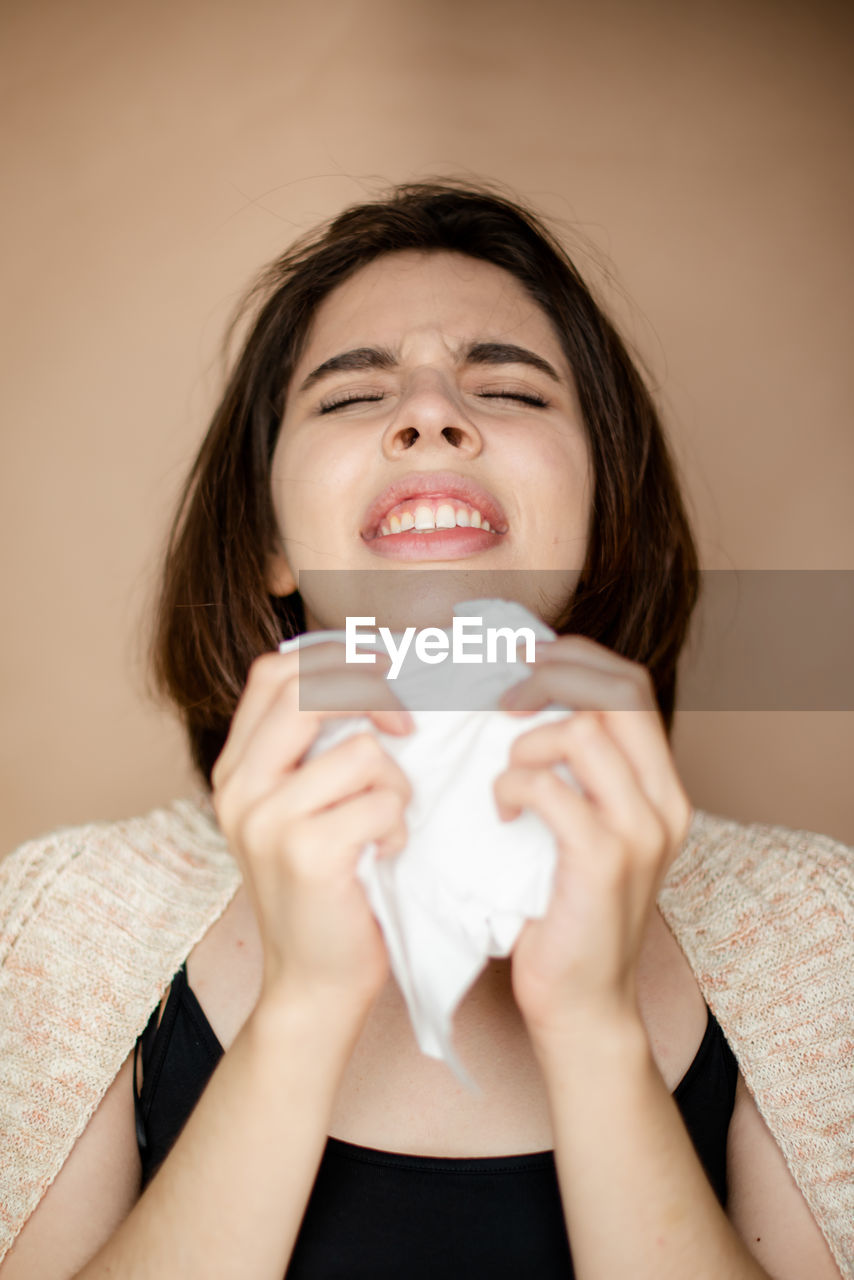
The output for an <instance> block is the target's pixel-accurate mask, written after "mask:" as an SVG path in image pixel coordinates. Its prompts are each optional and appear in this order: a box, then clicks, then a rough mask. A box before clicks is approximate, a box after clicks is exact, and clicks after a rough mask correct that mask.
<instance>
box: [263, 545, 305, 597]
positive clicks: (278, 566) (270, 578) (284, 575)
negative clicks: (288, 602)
mask: <svg viewBox="0 0 854 1280" xmlns="http://www.w3.org/2000/svg"><path fill="white" fill-rule="evenodd" d="M264 576H265V579H266V582H267V590H268V591H269V593H270V595H271V596H289V595H291V594H292V593H293V592H294V591H296V589H297V584H296V580H295V579H294V575H293V574H292V573H291V567H290V565H289V564H288V562H287V559H286V558H285V553H284V551H271V552H270V553H269V554H268V556H267V569H266V573H265V575H264Z"/></svg>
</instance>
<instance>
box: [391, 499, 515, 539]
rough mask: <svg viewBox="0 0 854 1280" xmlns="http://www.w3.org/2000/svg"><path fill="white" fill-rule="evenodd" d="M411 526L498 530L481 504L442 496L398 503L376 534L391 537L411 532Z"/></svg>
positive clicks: (423, 530) (419, 528) (426, 529)
mask: <svg viewBox="0 0 854 1280" xmlns="http://www.w3.org/2000/svg"><path fill="white" fill-rule="evenodd" d="M410 529H415V530H417V532H419V533H428V532H431V531H434V530H436V529H483V530H485V531H486V532H487V533H493V532H495V533H497V532H498V531H497V530H493V528H492V525H491V524H490V523H489V520H488V519H487V517H486V516H485V515H484V514H483V512H482V511H481V510H480V509H479V508H478V507H473V506H471V505H469V504H468V503H461V502H459V501H456V502H454V501H449V500H448V499H447V498H441V497H440V498H419V499H418V501H417V502H414V501H407V502H399V503H398V504H397V506H395V507H392V509H391V511H389V512H388V514H387V516H386V517H385V519H384V520H382V521H381V522H380V526H379V528H378V530H377V533H376V536H377V537H378V538H388V537H391V536H392V535H394V534H397V533H408V532H409V530H410Z"/></svg>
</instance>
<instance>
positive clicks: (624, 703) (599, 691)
mask: <svg viewBox="0 0 854 1280" xmlns="http://www.w3.org/2000/svg"><path fill="white" fill-rule="evenodd" d="M620 663H621V664H622V665H620V666H614V667H609V668H607V669H606V668H605V667H603V666H592V665H591V664H590V663H588V662H586V661H581V660H578V659H571V660H570V659H562V660H560V661H558V660H557V658H555V659H553V660H551V661H548V662H538V663H537V665H536V666H535V667H534V669H533V671H532V672H531V674H530V675H529V676H528V677H526V679H524V680H521V681H520V682H519V683H518V684H515V685H513V687H512V689H510V690H508V691H507V693H505V694H504V695H503V697H502V698H501V704H500V705H501V706H502V708H504V707H507V708H512V709H513V710H517V711H518V710H526V711H540V710H542V708H543V707H545V706H548V705H549V704H550V703H556V704H557V705H559V706H564V707H571V708H573V709H577V710H590V711H646V712H648V713H649V714H650V715H653V714H654V715H658V708H657V705H656V702H655V697H654V694H653V692H652V688H651V685H650V683H649V677H648V675H645V674H644V671H645V669H644V668H643V667H638V666H636V665H635V664H627V663H626V662H625V659H620Z"/></svg>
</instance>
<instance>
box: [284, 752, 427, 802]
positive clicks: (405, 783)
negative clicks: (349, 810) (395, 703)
mask: <svg viewBox="0 0 854 1280" xmlns="http://www.w3.org/2000/svg"><path fill="white" fill-rule="evenodd" d="M379 786H382V787H387V788H389V789H390V790H392V791H397V792H398V793H399V794H400V796H401V799H402V800H403V802H404V804H408V803H409V802H410V800H411V799H412V786H411V784H410V782H409V779H408V778H407V776H406V774H405V773H404V772H403V770H402V769H401V767H400V765H399V764H398V763H397V761H396V760H393V759H392V758H391V756H390V755H389V754H388V752H387V751H386V750H385V748H384V747H383V746H382V745H381V743H380V742H379V741H378V739H377V738H375V737H374V735H373V734H371V733H357V734H354V735H353V736H352V737H350V738H347V739H345V741H344V742H339V743H337V744H336V745H335V746H334V747H331V748H330V749H329V750H328V751H324V752H323V754H322V755H319V756H315V758H314V759H312V760H308V761H306V763H305V764H303V765H302V766H301V767H300V769H299V770H298V771H295V772H294V773H292V774H291V775H289V777H288V778H287V779H286V780H285V783H284V784H283V787H282V794H283V795H287V796H289V797H290V798H291V811H292V812H293V814H294V817H305V816H308V815H309V814H312V813H319V812H322V811H323V810H324V809H327V808H329V807H331V806H332V805H335V804H338V803H339V802H341V801H342V800H343V799H344V797H346V796H353V795H358V794H359V792H361V791H365V790H368V789H369V788H371V787H379Z"/></svg>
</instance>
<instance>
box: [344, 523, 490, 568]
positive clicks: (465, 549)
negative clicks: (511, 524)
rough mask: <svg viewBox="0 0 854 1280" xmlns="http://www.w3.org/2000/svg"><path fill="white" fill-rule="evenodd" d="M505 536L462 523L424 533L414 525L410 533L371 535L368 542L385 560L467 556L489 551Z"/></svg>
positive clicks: (368, 545)
mask: <svg viewBox="0 0 854 1280" xmlns="http://www.w3.org/2000/svg"><path fill="white" fill-rule="evenodd" d="M502 537H504V535H503V534H500V533H492V532H491V531H490V530H489V529H471V528H468V529H466V528H464V527H463V526H461V525H459V526H457V527H456V528H454V529H436V530H435V532H429V533H424V532H422V531H419V530H417V529H410V530H408V531H407V532H406V533H389V534H386V535H385V536H383V535H382V534H379V535H377V537H376V538H371V539H370V540H368V541H367V543H366V545H367V547H368V550H369V551H371V552H372V554H373V555H375V556H382V558H383V559H384V560H464V559H465V557H466V556H472V555H477V553H478V552H480V551H489V550H491V548H492V547H495V546H497V545H498V542H499V541H500V539H501V538H502Z"/></svg>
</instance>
